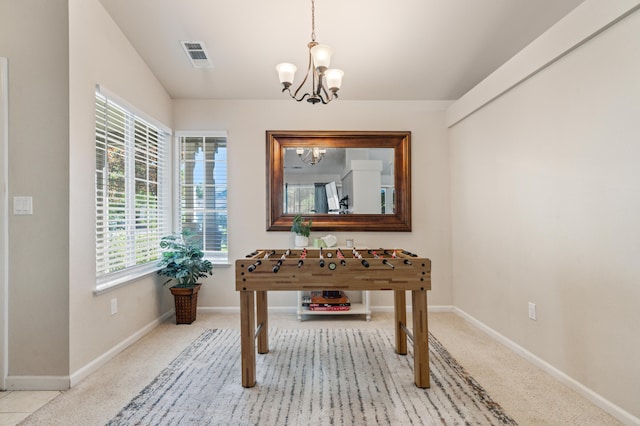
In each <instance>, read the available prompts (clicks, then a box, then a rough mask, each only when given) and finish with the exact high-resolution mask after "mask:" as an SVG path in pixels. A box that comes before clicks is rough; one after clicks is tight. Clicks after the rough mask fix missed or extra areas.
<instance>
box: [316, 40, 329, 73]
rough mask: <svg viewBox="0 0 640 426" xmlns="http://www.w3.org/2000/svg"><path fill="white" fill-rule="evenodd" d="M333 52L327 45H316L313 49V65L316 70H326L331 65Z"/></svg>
mask: <svg viewBox="0 0 640 426" xmlns="http://www.w3.org/2000/svg"><path fill="white" fill-rule="evenodd" d="M332 54H333V50H332V49H331V48H330V47H329V46H327V45H326V44H316V45H315V46H313V47H312V48H311V56H313V64H314V65H315V67H316V69H321V70H323V71H324V70H326V69H327V68H329V64H330V63H331V55H332Z"/></svg>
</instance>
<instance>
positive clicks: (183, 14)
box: [101, 0, 583, 100]
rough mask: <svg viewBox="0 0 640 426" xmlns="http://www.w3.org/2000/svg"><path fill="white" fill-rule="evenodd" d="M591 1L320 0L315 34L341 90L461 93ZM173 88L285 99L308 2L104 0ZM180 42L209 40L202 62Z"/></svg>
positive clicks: (397, 95)
mask: <svg viewBox="0 0 640 426" xmlns="http://www.w3.org/2000/svg"><path fill="white" fill-rule="evenodd" d="M582 2H583V0H316V4H315V9H316V17H315V21H316V22H315V27H316V28H315V29H316V31H315V32H316V40H317V41H318V42H320V43H323V44H328V45H329V46H331V47H332V48H333V50H334V54H333V58H332V61H331V65H332V67H335V68H340V69H342V70H343V71H344V73H345V76H344V79H343V84H342V89H341V90H340V92H339V95H340V99H343V100H454V99H458V98H460V97H461V96H462V95H463V94H464V93H466V92H467V91H468V90H469V89H471V88H472V87H473V86H475V85H476V84H477V83H479V82H480V81H482V80H483V79H484V78H485V77H487V76H488V75H489V74H490V73H491V72H493V71H494V70H495V69H496V68H498V67H499V66H500V65H502V64H503V63H504V62H506V61H507V60H508V59H509V58H511V57H512V56H513V55H514V54H516V53H517V52H518V51H520V50H521V49H522V48H524V47H525V46H526V45H527V44H529V43H530V42H531V41H533V40H534V39H535V38H537V37H538V36H539V35H540V34H542V33H543V32H544V31H545V30H547V29H548V28H549V27H551V26H553V24H554V23H556V22H557V21H559V20H560V19H562V18H563V17H564V16H565V15H566V14H568V13H569V12H570V11H571V10H573V9H574V8H575V7H577V6H578V5H579V4H580V3H582ZM101 3H102V4H103V6H104V8H105V9H106V11H107V12H108V13H109V14H110V15H111V17H112V18H113V20H114V21H115V22H116V24H117V25H118V26H119V27H120V28H121V29H122V32H123V33H124V34H125V36H126V37H127V38H128V39H129V40H130V42H131V44H132V45H133V46H134V48H135V49H136V50H137V52H138V53H139V54H140V56H141V57H142V59H143V60H144V61H145V62H146V63H147V64H148V66H149V68H150V69H151V70H152V71H153V73H154V74H155V75H156V77H157V78H158V80H159V81H160V82H161V83H162V85H163V86H164V87H165V89H166V90H167V92H168V93H169V95H170V96H171V97H172V98H174V99H177V98H195V99H286V96H287V95H285V94H283V93H281V92H280V89H281V86H280V83H279V82H278V77H277V73H276V71H275V66H276V65H277V64H278V63H280V62H292V63H294V64H296V65H297V66H298V73H297V74H296V81H295V82H294V85H296V83H297V84H299V81H300V80H301V79H302V76H301V74H302V73H303V70H305V69H306V66H307V43H308V42H309V41H310V40H311V0H235V1H233V0H101ZM182 41H201V42H204V44H205V46H206V48H207V52H208V56H209V58H210V61H211V62H212V64H213V67H212V68H193V67H192V65H191V62H190V60H189V58H188V56H187V54H186V53H185V51H184V50H183V48H182V45H181V42H182Z"/></svg>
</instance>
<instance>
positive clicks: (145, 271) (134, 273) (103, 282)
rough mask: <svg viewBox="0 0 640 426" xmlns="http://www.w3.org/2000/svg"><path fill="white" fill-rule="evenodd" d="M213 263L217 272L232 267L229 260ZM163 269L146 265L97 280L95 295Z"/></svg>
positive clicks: (215, 260)
mask: <svg viewBox="0 0 640 426" xmlns="http://www.w3.org/2000/svg"><path fill="white" fill-rule="evenodd" d="M209 260H211V263H213V269H214V271H215V269H216V268H229V267H231V266H232V265H231V264H230V263H229V261H228V259H209ZM160 269H161V267H160V266H157V265H156V264H152V265H146V266H143V267H140V268H135V269H134V270H128V271H126V272H122V273H114V274H111V275H110V276H109V277H105V278H102V279H97V280H96V288H95V289H94V290H93V294H94V295H95V296H99V295H101V294H104V293H107V292H109V291H111V290H115V289H116V288H120V287H124V286H126V285H129V284H131V283H133V282H134V281H136V280H139V279H140V278H143V277H146V276H148V275H151V274H155V273H156V272H157V271H159V270H160Z"/></svg>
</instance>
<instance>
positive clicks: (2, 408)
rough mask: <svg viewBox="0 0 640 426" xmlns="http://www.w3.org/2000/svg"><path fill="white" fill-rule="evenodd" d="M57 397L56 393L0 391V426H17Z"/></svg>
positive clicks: (58, 393) (57, 393)
mask: <svg viewBox="0 0 640 426" xmlns="http://www.w3.org/2000/svg"><path fill="white" fill-rule="evenodd" d="M58 395H60V392H58V391H0V426H14V425H17V424H18V423H20V422H21V421H22V420H24V419H25V418H27V416H29V415H30V414H31V413H33V412H34V411H36V410H38V409H39V408H40V407H42V406H44V405H45V404H47V403H48V402H50V401H51V400H52V399H53V398H55V397H56V396H58Z"/></svg>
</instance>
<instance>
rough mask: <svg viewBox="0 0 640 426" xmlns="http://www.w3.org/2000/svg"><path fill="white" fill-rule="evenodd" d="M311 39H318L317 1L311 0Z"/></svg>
mask: <svg viewBox="0 0 640 426" xmlns="http://www.w3.org/2000/svg"><path fill="white" fill-rule="evenodd" d="M311 41H316V2H315V0H311Z"/></svg>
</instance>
